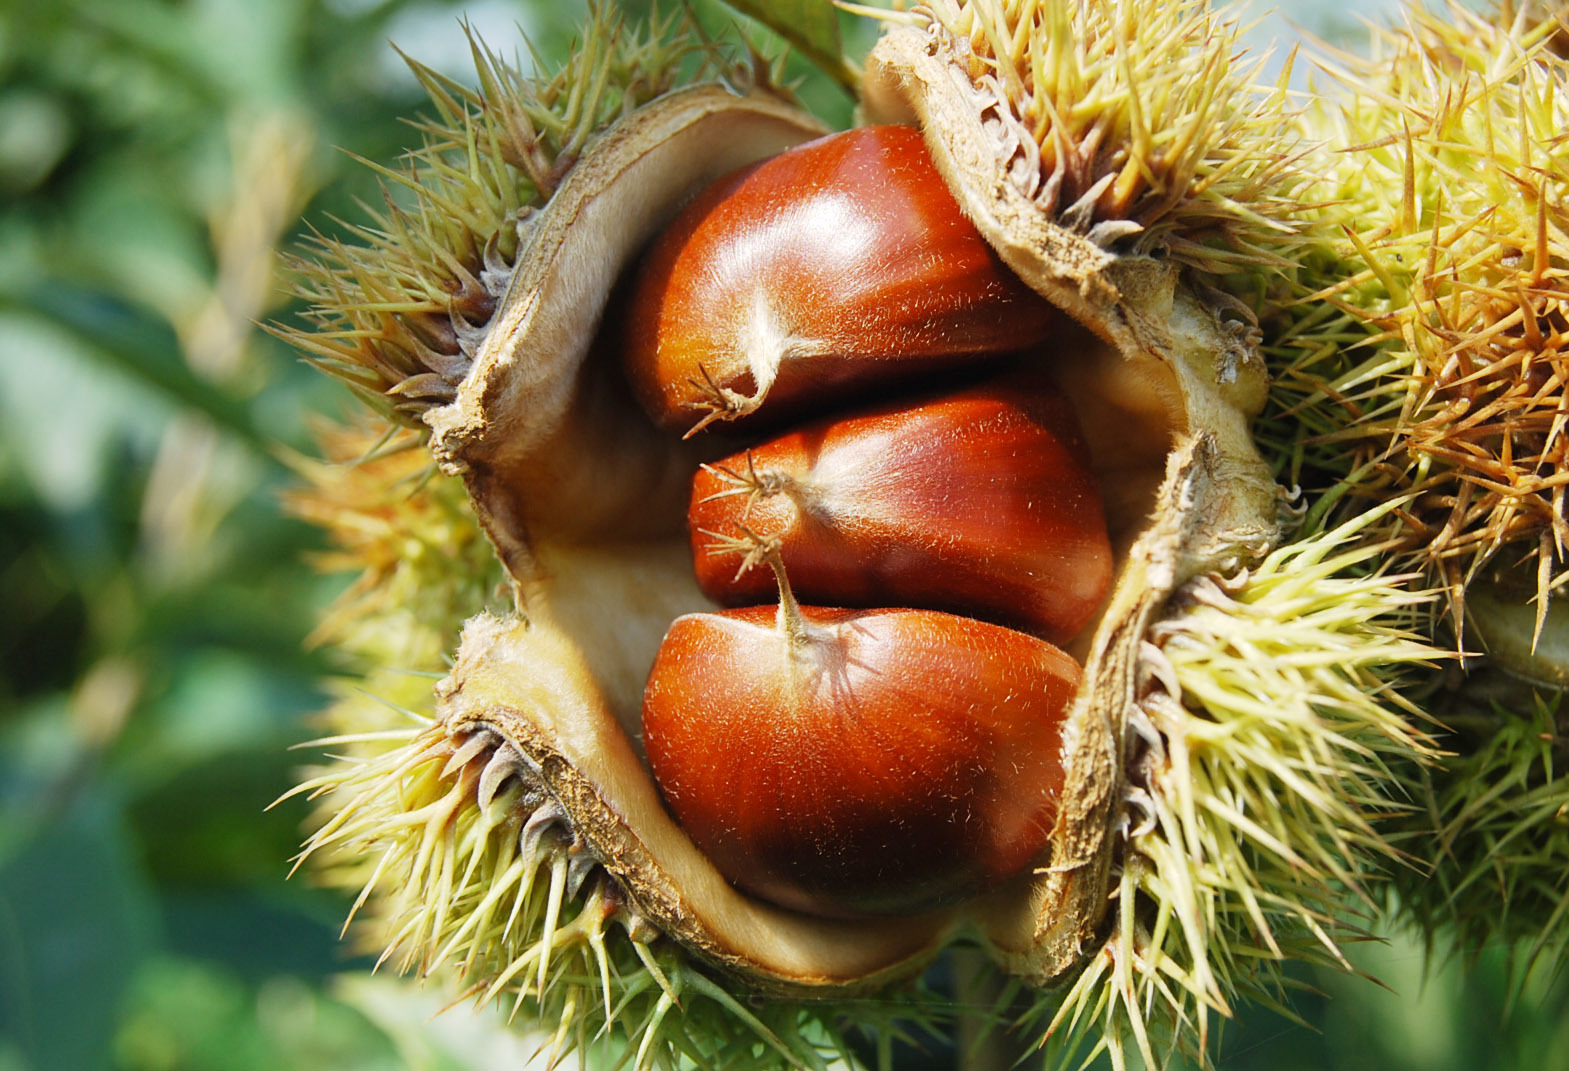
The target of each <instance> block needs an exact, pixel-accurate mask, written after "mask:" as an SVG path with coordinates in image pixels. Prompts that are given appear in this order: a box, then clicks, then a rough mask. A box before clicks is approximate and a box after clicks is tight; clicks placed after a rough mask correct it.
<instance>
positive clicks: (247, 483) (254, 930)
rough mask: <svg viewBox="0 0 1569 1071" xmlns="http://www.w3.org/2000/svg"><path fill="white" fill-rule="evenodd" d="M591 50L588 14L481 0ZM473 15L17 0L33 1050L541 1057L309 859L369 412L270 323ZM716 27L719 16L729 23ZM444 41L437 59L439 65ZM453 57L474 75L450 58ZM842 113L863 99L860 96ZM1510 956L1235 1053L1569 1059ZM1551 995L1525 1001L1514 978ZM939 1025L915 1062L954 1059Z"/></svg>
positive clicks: (6, 844) (452, 1061)
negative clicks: (362, 955)
mask: <svg viewBox="0 0 1569 1071" xmlns="http://www.w3.org/2000/svg"><path fill="white" fill-rule="evenodd" d="M468 9H469V14H470V17H471V18H473V19H474V21H475V23H476V25H477V27H478V28H479V29H480V31H481V32H482V33H483V34H484V35H486V36H487V37H488V38H489V39H490V40H491V41H492V43H493V44H504V43H505V39H506V38H507V36H508V35H512V34H515V33H516V30H515V29H514V27H513V25H512V23H513V21H514V20H515V21H516V22H517V23H519V24H521V25H522V26H523V27H524V28H526V30H527V32H528V33H529V35H530V36H531V38H532V39H533V40H534V42H535V44H536V46H537V47H538V49H539V51H540V52H541V53H542V54H544V55H551V54H560V53H561V52H562V51H563V50H564V49H566V48H568V47H570V40H571V32H572V27H573V25H574V24H575V22H576V21H577V20H578V19H579V18H580V17H581V9H580V8H578V7H576V6H572V5H561V4H554V3H543V2H539V3H532V4H529V3H527V0H518V3H516V4H510V5H509V4H499V3H496V2H493V0H492V2H486V3H482V4H469V5H468ZM461 10H462V9H461V8H460V6H459V5H457V4H449V3H445V2H437V0H422V2H416V0H269V2H265V3H257V2H255V0H52V2H44V3H38V2H36V0H34V2H26V0H4V2H0V609H3V612H0V666H3V671H0V1071H23V1069H26V1071H35V1069H36V1071H54V1069H61V1071H93V1069H98V1068H110V1067H113V1068H124V1069H136V1071H173V1069H193V1071H194V1069H209V1068H210V1069H251V1068H254V1069H258V1071H262V1069H274V1068H299V1069H314V1068H320V1069H343V1071H349V1069H372V1068H402V1067H415V1068H484V1069H488V1068H500V1067H513V1066H522V1065H523V1063H524V1062H525V1061H526V1059H527V1058H528V1056H529V1055H530V1053H531V1052H532V1046H531V1044H530V1043H529V1041H528V1040H527V1039H522V1040H519V1039H516V1038H515V1037H513V1036H512V1035H510V1034H508V1033H507V1032H505V1031H504V1030H501V1029H500V1028H499V1027H498V1026H497V1024H496V1023H494V1022H493V1021H491V1020H490V1019H488V1018H486V1017H481V1016H476V1015H474V1014H473V1013H471V1012H469V1011H467V1010H458V1011H455V1012H452V1013H450V1014H449V1015H447V1016H445V1017H443V1018H440V1019H436V1020H434V1021H430V1020H429V1017H430V1015H431V1014H432V1013H434V1012H435V1011H436V1010H437V1008H436V1007H435V1006H434V1005H432V1004H431V1003H430V1002H429V1001H428V1000H427V999H426V998H424V997H423V996H421V995H420V994H419V993H418V991H417V990H415V989H413V988H412V987H408V986H402V985H398V984H395V983H394V982H393V981H392V980H391V979H389V978H384V977H370V976H368V975H367V973H366V971H367V969H368V967H369V966H370V964H369V963H367V962H363V961H357V960H355V959H353V958H352V957H351V955H350V953H349V952H348V951H346V949H345V947H344V946H343V945H341V944H340V943H339V941H338V926H339V924H340V922H341V919H342V918H343V916H344V913H345V910H346V906H347V905H346V904H345V903H344V902H343V901H342V900H341V899H339V898H337V897H336V896H330V895H327V894H325V893H322V892H320V891H318V890H315V889H313V888H312V887H311V886H310V883H309V882H308V880H305V879H302V878H296V879H295V880H293V881H287V882H286V881H285V880H284V877H285V873H286V870H287V859H288V857H289V856H290V855H291V854H292V853H293V851H294V849H295V846H296V845H297V843H298V839H299V835H300V827H301V825H302V823H303V821H304V818H305V809H304V805H303V804H301V803H299V802H297V801H293V802H290V803H289V804H286V805H283V806H280V807H278V808H275V809H273V810H266V809H265V808H266V806H267V804H268V803H269V802H270V801H271V800H273V799H274V798H276V797H277V796H278V795H280V794H281V793H282V792H283V791H284V790H285V789H286V788H288V787H289V785H290V784H291V780H292V776H293V767H294V766H295V765H296V764H297V761H298V756H297V755H291V754H290V752H289V751H288V748H289V747H290V746H291V745H294V744H297V743H299V742H300V741H302V740H304V739H307V738H308V737H309V736H310V735H311V728H310V716H311V713H312V712H313V711H314V710H315V709H317V708H318V707H319V706H320V705H322V704H323V702H324V697H323V694H322V692H321V690H320V686H319V681H320V679H321V678H322V677H323V676H324V675H327V674H330V673H331V672H332V671H333V669H334V668H335V667H334V666H333V665H332V664H331V663H330V661H329V660H328V659H327V658H326V657H325V656H323V655H321V654H319V653H317V652H313V651H311V650H309V649H307V647H306V646H305V644H304V642H303V639H304V636H305V635H306V633H307V632H308V631H309V629H310V627H311V624H312V623H313V621H314V619H315V617H316V615H317V613H318V612H319V610H320V608H321V607H322V606H324V605H325V604H326V602H327V601H329V600H330V598H331V597H332V595H333V594H334V593H335V592H336V591H337V590H339V589H340V588H341V586H342V584H343V583H344V579H343V578H331V577H329V578H322V577H319V576H318V575H317V574H316V573H314V572H313V571H312V570H311V568H310V567H309V564H308V562H307V556H308V554H309V553H310V551H311V550H312V549H313V548H316V547H317V541H316V537H315V535H314V534H313V532H312V531H311V530H310V529H308V528H307V527H306V526H304V525H303V524H300V523H298V522H295V521H292V520H290V519H288V518H287V517H286V516H285V515H284V514H283V512H282V510H281V509H280V506H279V495H280V492H281V491H282V489H284V488H286V487H287V486H289V485H290V483H291V480H292V477H291V475H290V471H289V468H288V466H287V458H288V456H289V451H293V450H300V451H309V450H310V449H311V446H310V436H309V429H308V423H309V419H308V418H309V414H312V413H322V412H325V413H328V414H336V415H342V414H345V413H349V412H352V411H353V409H354V405H355V403H353V402H352V401H351V400H350V399H349V398H348V397H347V394H346V392H345V391H343V390H341V389H340V388H338V387H336V386H334V385H333V384H331V383H328V382H327V381H326V380H325V379H324V378H323V377H321V376H319V375H318V374H316V373H314V372H312V371H310V370H309V369H307V368H306V367H305V366H304V365H303V364H302V363H301V362H300V361H299V360H298V359H297V358H296V356H295V355H294V354H292V353H291V352H289V351H287V350H286V349H285V348H284V347H283V346H282V345H281V344H279V343H277V342H276V341H274V340H273V339H271V338H270V337H269V336H267V335H266V334H264V333H263V332H261V331H260V330H259V329H258V327H257V323H258V322H261V321H265V320H267V319H269V318H272V317H277V316H287V315H288V314H289V312H288V308H287V304H286V298H285V296H284V291H283V289H282V287H281V285H280V283H279V281H278V275H277V263H276V252H277V251H278V250H279V249H287V248H289V247H291V246H292V245H294V244H295V243H296V242H297V241H298V239H299V237H300V235H301V229H300V224H299V223H298V222H297V221H298V220H300V219H301V218H303V219H305V220H307V221H309V222H310V223H311V224H313V225H315V226H317V227H320V228H323V229H326V230H331V229H332V228H333V227H334V222H333V220H334V217H344V218H349V219H353V218H356V209H355V205H354V201H355V199H356V198H365V199H374V198H376V197H378V196H379V194H378V192H377V190H376V187H375V184H374V181H373V179H372V178H371V176H370V175H369V173H368V172H367V171H366V170H365V169H363V168H360V167H358V166H357V165H356V164H354V163H353V161H352V160H351V159H350V158H349V156H348V155H347V154H346V153H344V152H341V151H338V150H339V149H342V150H348V152H349V153H355V154H359V155H363V156H365V157H368V158H371V159H374V160H382V161H385V160H390V159H392V158H393V157H394V156H395V155H396V153H397V152H398V151H399V150H400V149H401V148H403V147H405V146H406V145H408V144H409V143H410V142H411V141H412V140H413V136H412V134H411V132H410V131H409V130H408V128H407V127H405V126H403V125H401V124H400V122H399V117H400V116H403V115H407V114H410V113H412V112H413V111H415V110H417V109H418V107H419V105H420V101H419V96H418V93H417V90H416V87H415V86H414V83H413V81H412V79H410V78H408V77H406V76H404V75H403V74H402V73H401V72H400V70H399V67H398V64H397V61H396V58H395V56H393V54H392V53H391V51H390V49H389V48H388V46H387V44H386V42H387V40H388V38H389V37H390V38H392V39H393V40H397V41H399V42H400V43H402V44H404V45H405V46H406V47H408V48H409V49H410V50H411V51H412V52H413V53H414V54H415V55H416V56H419V57H420V58H422V59H425V60H426V61H427V62H432V63H434V64H435V65H437V66H438V67H443V68H445V69H446V70H448V72H449V73H452V74H454V75H457V76H459V77H461V76H463V74H464V73H465V66H464V64H463V61H462V52H461V50H462V48H463V43H462V33H461V29H460V27H459V23H458V20H459V18H460V15H461ZM704 11H705V13H707V9H704ZM431 49H435V50H436V51H434V52H432V51H430V50H431ZM449 61H450V62H449ZM808 99H809V100H810V101H811V102H813V103H814V104H815V105H816V106H818V107H820V108H821V109H822V110H824V111H825V112H827V113H829V114H830V116H831V117H832V118H834V119H836V120H838V121H841V122H842V121H844V120H845V119H846V118H847V111H848V109H847V106H846V103H845V100H844V98H843V97H842V96H841V95H839V94H838V91H837V90H836V89H835V88H834V87H833V86H832V85H831V84H830V83H828V82H827V81H826V80H821V79H820V80H818V81H815V82H813V83H811V84H810V85H809V87H808ZM1507 953H1508V950H1506V949H1489V950H1485V951H1484V952H1483V954H1482V955H1481V956H1480V958H1478V959H1476V960H1475V961H1474V962H1473V961H1472V960H1470V959H1468V958H1462V957H1454V956H1445V955H1444V954H1443V952H1442V949H1441V948H1440V952H1439V958H1438V959H1437V960H1436V961H1434V962H1435V963H1436V965H1434V966H1431V967H1428V966H1426V964H1428V963H1429V960H1427V959H1426V958H1424V955H1423V951H1422V942H1421V941H1420V940H1419V939H1417V938H1415V937H1413V936H1411V935H1399V934H1396V935H1391V936H1390V939H1389V941H1388V942H1387V943H1383V944H1372V945H1369V946H1367V947H1366V948H1365V949H1362V950H1360V952H1359V956H1358V964H1359V966H1361V967H1362V968H1364V969H1366V970H1367V971H1369V972H1371V973H1373V974H1375V975H1377V976H1378V977H1379V978H1381V979H1383V980H1384V981H1385V982H1386V983H1388V985H1389V987H1390V988H1389V989H1387V990H1385V989H1379V988H1376V987H1375V986H1373V985H1372V984H1370V983H1368V982H1366V981H1363V980H1360V979H1356V978H1346V977H1339V976H1324V977H1306V976H1304V977H1303V978H1302V981H1303V983H1304V986H1305V987H1308V988H1306V989H1305V991H1304V993H1303V995H1302V996H1301V998H1300V999H1299V1000H1298V1002H1297V1011H1298V1012H1299V1013H1300V1014H1301V1015H1302V1017H1303V1018H1305V1019H1306V1020H1307V1021H1308V1022H1309V1023H1312V1024H1313V1025H1314V1026H1315V1027H1318V1028H1319V1030H1317V1031H1315V1030H1314V1029H1311V1028H1309V1027H1307V1026H1303V1025H1298V1024H1295V1023H1293V1022H1291V1021H1289V1020H1288V1019H1285V1018H1282V1017H1280V1016H1277V1015H1275V1014H1273V1013H1271V1012H1266V1011H1263V1010H1256V1011H1254V1012H1253V1013H1252V1014H1250V1015H1248V1016H1246V1017H1245V1019H1244V1023H1243V1025H1241V1026H1239V1027H1237V1028H1234V1029H1231V1030H1229V1031H1228V1033H1227V1035H1226V1036H1225V1038H1223V1040H1222V1044H1221V1046H1220V1048H1219V1052H1218V1057H1217V1062H1218V1065H1219V1066H1220V1067H1223V1068H1251V1067H1272V1068H1281V1069H1291V1068H1316V1067H1327V1066H1339V1067H1347V1068H1354V1067H1370V1068H1372V1067H1376V1068H1379V1069H1380V1071H1395V1069H1402V1068H1412V1069H1416V1068H1422V1069H1442V1068H1455V1069H1462V1068H1481V1067H1488V1068H1531V1069H1532V1071H1543V1069H1551V1068H1569V1015H1566V1014H1565V1011H1566V1010H1569V994H1566V987H1565V985H1564V984H1563V983H1562V981H1561V980H1560V981H1558V982H1557V983H1556V984H1554V983H1553V980H1552V979H1548V978H1542V977H1532V978H1527V979H1525V980H1524V982H1523V983H1522V982H1521V980H1520V979H1519V978H1518V976H1515V975H1512V973H1511V969H1510V963H1509V958H1508V954H1507ZM1516 993H1518V996H1517V997H1515V998H1514V1002H1513V1004H1512V1005H1511V1004H1510V1001H1511V994H1516ZM953 1060H954V1056H953V1053H952V1052H951V1050H949V1049H948V1048H946V1047H945V1046H943V1045H942V1044H940V1043H935V1042H934V1043H932V1044H930V1045H928V1046H927V1047H926V1051H925V1052H924V1053H922V1052H915V1051H911V1052H907V1053H905V1054H903V1055H902V1056H901V1065H902V1066H908V1067H911V1068H914V1067H943V1066H952V1064H953Z"/></svg>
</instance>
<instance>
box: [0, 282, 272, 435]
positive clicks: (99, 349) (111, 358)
mask: <svg viewBox="0 0 1569 1071" xmlns="http://www.w3.org/2000/svg"><path fill="white" fill-rule="evenodd" d="M0 313H11V314H16V313H26V314H32V315H35V316H38V317H39V318H41V319H44V320H46V321H47V322H50V323H52V324H54V325H55V326H57V327H61V328H64V329H66V330H68V331H71V332H73V333H75V334H76V335H77V336H78V337H79V338H81V339H82V340H83V341H85V342H87V343H89V346H88V347H87V348H86V349H85V350H84V352H87V353H90V354H91V355H93V356H96V357H98V358H100V359H101V360H102V361H103V362H104V363H105V364H106V365H108V366H109V367H110V368H112V369H114V370H115V371H117V372H121V373H124V374H126V375H129V376H131V377H132V378H133V379H135V380H136V381H138V382H140V383H141V384H143V385H145V386H148V387H151V388H152V389H153V390H155V391H157V392H158V393H159V394H161V395H163V396H165V397H166V398H167V399H168V400H169V401H171V402H173V403H174V404H175V405H177V406H179V407H181V408H184V409H187V410H191V411H194V412H199V413H201V414H203V415H204V416H206V417H208V418H209V419H210V420H212V421H213V423H215V424H216V425H218V426H219V427H220V428H222V429H223V430H224V431H226V432H228V433H229V434H230V435H233V436H234V437H235V438H237V439H239V440H240V441H241V442H244V443H246V444H247V445H249V446H250V447H251V448H252V449H254V450H255V451H256V453H257V454H258V455H259V456H262V457H266V458H268V459H269V460H273V461H275V460H276V459H275V456H274V454H273V452H272V448H271V444H270V441H269V439H268V437H267V436H266V435H265V434H263V432H262V431H261V429H259V428H258V427H256V425H255V423H254V422H253V420H252V419H251V415H250V413H249V411H248V410H247V409H246V408H245V406H244V405H242V404H241V403H239V402H237V401H235V400H234V399H233V398H230V397H229V396H227V395H226V394H224V393H223V392H222V391H220V390H219V389H218V388H217V387H215V386H213V385H212V384H211V383H209V382H207V381H206V380H203V379H201V378H200V377H198V376H197V375H195V374H194V373H193V372H191V370H190V369H189V368H188V367H187V366H186V365H185V363H184V362H183V361H182V360H181V359H180V347H179V343H178V341H177V340H176V339H175V338H174V336H173V334H172V333H171V332H169V331H168V330H167V329H166V328H164V327H162V326H161V325H159V324H157V323H155V322H153V321H151V320H149V319H147V318H145V317H141V316H138V315H136V314H135V313H134V312H133V311H132V310H131V309H130V308H128V307H126V306H125V305H123V304H120V303H119V302H116V301H114V300H112V299H110V298H108V297H107V296H106V295H103V294H94V293H91V292H88V291H83V290H81V289H80V288H77V287H74V286H72V285H71V284H70V283H68V282H66V281H64V280H44V281H40V282H39V283H38V284H37V285H36V286H33V287H31V288H30V289H28V290H27V291H25V292H23V293H20V294H17V293H8V294H4V295H0Z"/></svg>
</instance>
